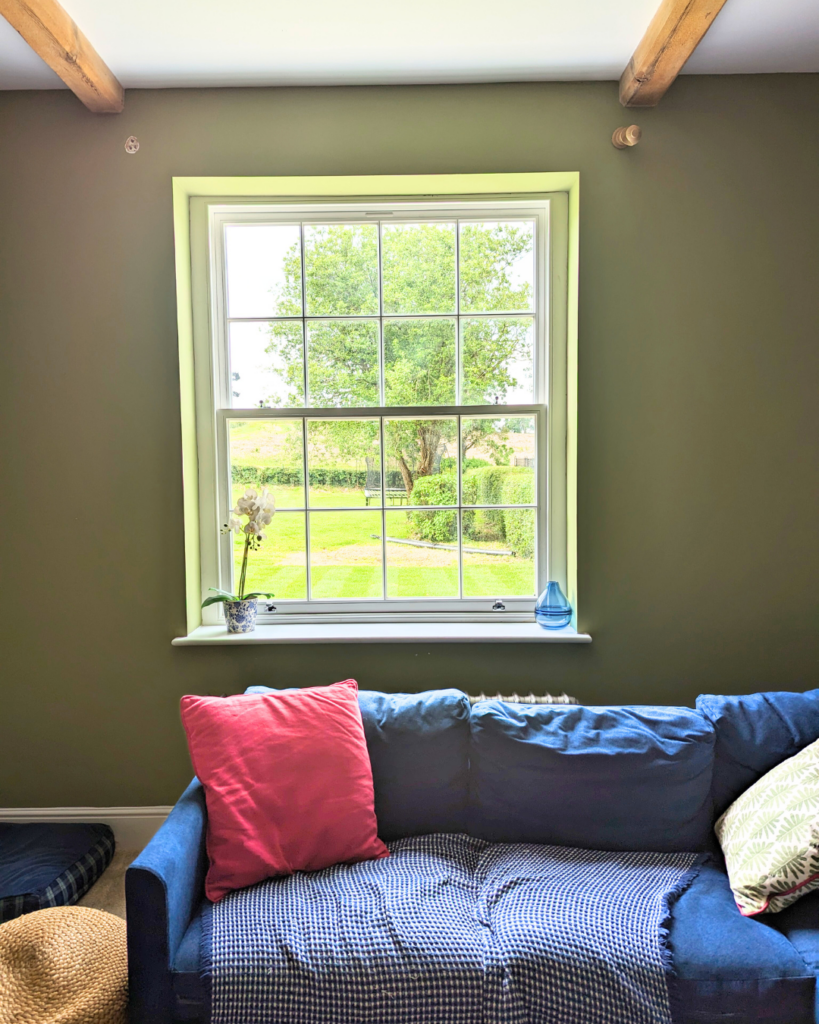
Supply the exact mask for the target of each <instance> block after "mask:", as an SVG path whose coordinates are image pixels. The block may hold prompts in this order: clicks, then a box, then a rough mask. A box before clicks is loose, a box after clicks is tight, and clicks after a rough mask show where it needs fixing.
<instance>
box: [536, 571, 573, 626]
mask: <svg viewBox="0 0 819 1024" xmlns="http://www.w3.org/2000/svg"><path fill="white" fill-rule="evenodd" d="M535 621H536V622H537V623H538V625H540V626H543V628H544V629H563V627H564V626H568V625H569V623H570V622H571V621H572V606H571V605H570V604H569V602H568V601H567V600H566V597H565V595H564V594H563V591H562V590H561V589H560V584H559V583H556V582H555V581H554V580H550V581H549V582H548V583H547V584H546V589H545V590H544V591H543V593H542V594H541V595H540V597H539V598H538V599H537V604H536V605H535Z"/></svg>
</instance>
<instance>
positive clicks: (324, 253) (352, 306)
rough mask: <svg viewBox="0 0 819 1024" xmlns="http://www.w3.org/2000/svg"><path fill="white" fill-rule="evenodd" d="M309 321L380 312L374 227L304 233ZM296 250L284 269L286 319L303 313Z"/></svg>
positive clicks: (346, 226) (341, 227)
mask: <svg viewBox="0 0 819 1024" xmlns="http://www.w3.org/2000/svg"><path fill="white" fill-rule="evenodd" d="M304 236H305V246H304V269H305V298H306V300H307V309H306V310H305V312H306V313H307V315H308V316H360V315H363V314H366V313H375V314H377V313H378V225H377V224H333V225H331V226H330V225H325V226H318V227H311V228H306V229H305V232H304ZM297 261H298V249H296V251H295V253H291V254H290V260H289V262H288V263H287V264H286V265H285V274H286V280H287V284H286V286H285V294H286V296H287V298H288V300H289V301H290V307H291V308H290V310H289V312H290V315H292V316H298V315H299V313H300V312H301V308H300V307H301V294H300V291H301V284H300V277H301V274H300V272H301V267H300V266H298V264H297Z"/></svg>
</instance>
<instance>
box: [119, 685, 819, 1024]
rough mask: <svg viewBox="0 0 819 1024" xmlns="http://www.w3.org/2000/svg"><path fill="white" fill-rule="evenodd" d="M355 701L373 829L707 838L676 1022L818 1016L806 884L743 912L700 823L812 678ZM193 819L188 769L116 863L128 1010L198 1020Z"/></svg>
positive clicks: (198, 915) (677, 949) (663, 842)
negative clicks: (664, 693) (152, 828)
mask: <svg viewBox="0 0 819 1024" xmlns="http://www.w3.org/2000/svg"><path fill="white" fill-rule="evenodd" d="M248 692H254V693H260V692H261V693H263V692H271V691H266V689H265V688H264V687H251V688H250V690H249V691H248ZM359 703H360V706H361V712H362V718H363V721H364V728H365V733H366V737H367V745H368V749H369V752H370V758H371V762H372V768H373V779H374V783H375V801H376V814H377V817H378V823H379V833H380V835H381V836H382V838H384V839H385V840H387V841H389V840H391V839H396V838H400V837H403V836H412V835H424V834H429V833H452V832H466V833H469V834H472V835H474V836H477V837H479V838H482V839H487V840H490V841H493V842H533V843H550V844H557V845H566V846H579V847H585V848H589V849H602V850H657V851H675V850H686V851H689V850H696V851H710V852H711V853H712V858H711V861H710V862H709V863H708V864H707V865H706V866H705V867H704V868H703V870H702V871H701V872H700V874H699V875H698V877H697V878H696V879H695V881H694V882H693V883H692V884H691V886H690V888H689V889H688V890H687V891H686V892H685V893H684V894H683V896H682V897H681V898H680V899H679V900H678V901H677V903H676V904H675V905H674V909H673V920H672V922H671V926H670V943H671V948H672V952H673V959H674V968H675V973H674V977H673V978H672V979H671V981H670V989H671V1002H672V1008H673V1011H674V1020H675V1024H695V1022H696V1024H709V1022H714V1024H716V1022H717V1021H719V1022H722V1024H725V1022H731V1024H744V1022H751V1021H764V1022H767V1024H814V1022H815V1024H819V1005H817V1000H816V977H817V972H819V892H817V893H812V894H809V895H807V896H805V897H803V898H802V899H801V900H799V901H798V902H797V903H795V904H794V905H793V906H791V907H789V908H788V909H787V910H785V911H783V912H781V913H779V914H771V915H763V916H761V917H757V918H744V917H742V916H741V915H740V914H739V912H738V910H737V908H736V906H735V904H734V901H733V898H732V895H731V891H730V888H729V886H728V879H727V876H726V874H725V870H724V863H723V862H722V858H721V855H720V853H719V848H718V846H717V845H716V843H715V840H714V838H713V823H714V821H715V819H716V817H717V816H719V815H720V814H721V813H722V811H724V810H725V808H726V807H727V806H728V805H729V804H730V803H731V802H732V801H733V800H734V799H735V798H736V797H737V796H738V795H739V794H740V793H741V792H743V790H745V789H746V788H747V787H748V786H749V785H751V784H752V783H753V782H754V781H756V780H757V779H758V778H760V777H761V776H762V775H763V774H765V772H767V771H769V770H770V769H771V768H772V767H773V766H774V765H776V764H778V763H779V762H780V761H782V760H784V759H785V758H787V757H790V756H792V755H793V754H795V753H797V752H798V751H799V750H800V749H802V748H803V747H804V746H806V745H807V744H808V743H811V742H813V741H814V740H816V739H817V738H819V690H813V691H809V692H807V693H804V694H803V693H757V694H752V695H749V696H741V697H720V696H709V695H706V696H701V697H699V698H698V699H697V704H696V709H691V708H683V707H648V706H645V707H644V706H632V707H596V708H595V707H582V706H573V705H517V704H505V703H502V702H500V701H486V702H481V703H479V704H476V705H474V706H473V707H471V708H470V704H469V700H468V698H467V697H466V696H465V695H464V694H463V693H460V692H459V691H457V690H437V691H430V692H428V693H421V694H397V695H396V694H382V693H374V692H365V691H362V692H361V693H360V694H359ZM206 824H207V811H206V806H205V798H204V793H203V790H202V787H201V785H200V784H199V782H198V781H197V780H195V779H194V781H193V782H192V783H191V784H190V786H188V788H187V789H186V790H185V792H184V793H183V794H182V797H181V798H180V800H179V802H178V803H177V804H176V806H175V807H174V809H173V811H172V812H171V814H170V815H169V817H168V819H167V821H166V822H165V824H164V825H163V826H162V828H161V829H160V830H159V832H158V833H157V834H156V836H155V837H154V839H153V840H152V841H151V843H150V844H149V845H148V846H147V847H146V849H145V850H144V851H143V852H142V854H141V855H140V856H139V857H138V858H137V860H136V861H134V863H133V864H132V866H131V868H130V869H129V871H128V873H127V876H126V898H127V918H128V921H127V924H128V961H129V975H130V994H131V996H130V998H131V1019H132V1021H133V1024H171V1022H177V1021H201V1022H205V1021H208V1020H209V992H208V981H207V979H206V978H205V977H203V974H202V970H201V939H202V912H203V907H204V906H205V898H204V888H203V880H204V875H205V871H206V867H207V856H206V851H205V832H206ZM327 1024H332V1022H329V1021H328V1022H327Z"/></svg>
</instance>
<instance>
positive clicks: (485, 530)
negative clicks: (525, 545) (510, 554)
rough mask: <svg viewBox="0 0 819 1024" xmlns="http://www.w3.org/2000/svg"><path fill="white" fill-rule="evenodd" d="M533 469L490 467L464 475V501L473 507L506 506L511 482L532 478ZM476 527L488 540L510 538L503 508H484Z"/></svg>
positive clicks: (476, 521) (476, 519)
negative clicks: (507, 482)
mask: <svg viewBox="0 0 819 1024" xmlns="http://www.w3.org/2000/svg"><path fill="white" fill-rule="evenodd" d="M531 474H532V471H531V469H525V468H523V467H519V466H486V467H484V468H482V469H476V470H472V471H471V472H470V473H467V474H466V475H465V476H464V484H463V501H464V504H465V505H466V504H469V505H473V504H474V505H503V504H504V503H505V501H506V499H505V497H504V486H505V484H506V481H507V480H510V479H515V478H516V477H520V476H521V475H525V476H531ZM475 526H476V527H478V528H479V529H480V533H481V534H482V535H483V536H484V538H485V539H486V540H490V539H497V540H504V539H506V525H505V513H504V511H503V509H500V508H497V509H495V508H489V509H484V510H483V511H482V512H481V513H480V514H479V515H478V516H476V518H475Z"/></svg>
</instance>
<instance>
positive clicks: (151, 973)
mask: <svg viewBox="0 0 819 1024" xmlns="http://www.w3.org/2000/svg"><path fill="white" fill-rule="evenodd" d="M206 826H207V811H206V809H205V793H204V790H203V789H202V785H201V783H200V782H199V780H198V779H194V780H193V782H192V783H191V784H190V785H189V786H188V788H187V789H186V790H185V792H184V793H183V794H182V796H181V797H180V798H179V801H178V802H177V804H176V806H175V807H174V809H173V810H172V811H171V813H170V814H169V815H168V817H167V819H166V821H165V822H164V824H163V825H162V827H161V828H160V829H159V831H158V832H157V833H156V835H155V836H154V837H153V839H152V840H151V841H150V843H148V845H147V846H146V847H145V849H144V850H143V851H142V853H141V854H140V855H139V856H138V857H137V859H136V860H135V861H134V862H133V864H132V865H131V866H130V868H128V871H127V873H126V875H125V902H126V910H127V929H128V987H129V993H130V1014H131V1021H132V1024H168V1022H170V1021H172V1020H173V991H172V987H171V965H172V963H173V958H174V956H175V954H176V951H177V949H178V948H179V944H180V942H181V941H182V936H183V935H184V934H185V930H186V929H187V927H188V925H189V924H190V921H191V918H192V917H193V914H194V912H195V911H196V909H197V907H198V906H199V903H200V901H201V900H202V897H203V896H204V879H205V871H206V869H207V853H206V851H205V833H206Z"/></svg>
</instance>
